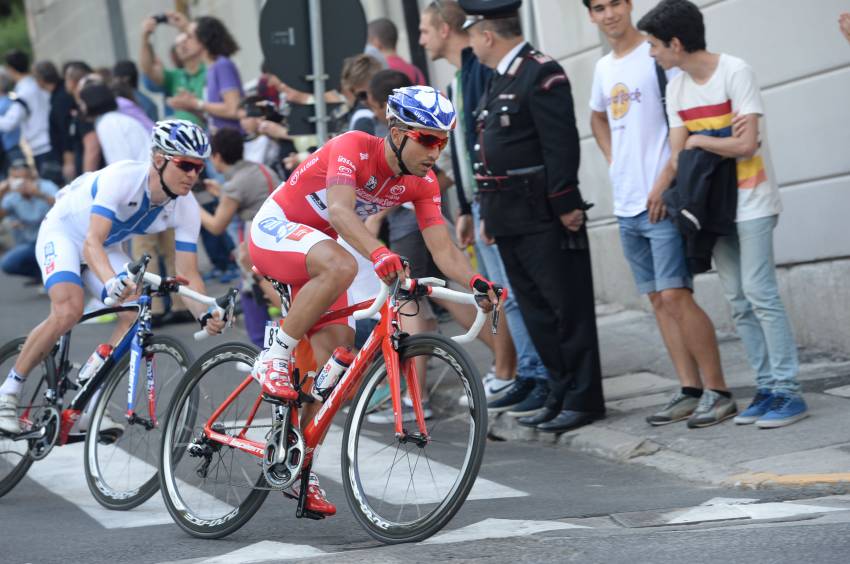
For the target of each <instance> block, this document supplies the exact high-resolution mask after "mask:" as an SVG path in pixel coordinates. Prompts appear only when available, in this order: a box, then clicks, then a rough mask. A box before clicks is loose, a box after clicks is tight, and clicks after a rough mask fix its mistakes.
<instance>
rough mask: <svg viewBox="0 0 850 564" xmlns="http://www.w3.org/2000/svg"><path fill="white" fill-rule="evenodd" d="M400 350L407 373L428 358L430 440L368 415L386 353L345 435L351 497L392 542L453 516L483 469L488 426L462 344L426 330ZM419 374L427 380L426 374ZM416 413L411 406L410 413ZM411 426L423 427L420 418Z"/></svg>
mask: <svg viewBox="0 0 850 564" xmlns="http://www.w3.org/2000/svg"><path fill="white" fill-rule="evenodd" d="M398 353H399V360H400V365H401V368H402V375H401V376H402V380H404V377H405V372H406V371H407V370H410V369H411V366H413V364H414V363H413V361H414V359H416V358H423V359H424V360H425V361H426V362H427V367H428V368H427V380H428V386H427V387H428V388H429V389H431V392H430V408H431V409H432V410H433V417H431V418H430V419H429V420H427V421H426V425H427V430H428V440H427V442H425V443H424V444H420V445H417V444H416V442H415V441H414V442H404V441H402V440H400V439H398V438H396V437H395V428H394V426H393V424H392V423H370V422H369V417H370V416H369V415H367V410H368V406H369V403H370V401H371V398H372V396H373V395H374V394H375V393H376V390H378V389H379V387H380V386H381V384H382V383H383V382H385V381H386V372H387V370H386V365H385V363H384V359H383V357H379V358H377V359H376V360H375V362H374V364H373V365H372V367H371V368H370V369H369V371H368V373H367V374H366V376H365V378H364V382H363V385H362V386H361V388H360V390H359V392H358V393H357V396H356V397H355V399H354V402H353V404H352V406H351V410H350V411H349V414H348V419H347V420H346V424H345V430H344V432H343V439H342V457H341V458H342V476H343V480H342V481H343V486H344V489H345V494H346V497H347V499H348V504H349V506H350V507H351V510H352V512H353V513H354V516H355V517H356V518H357V520H358V521H359V522H360V524H361V525H363V526H364V527H365V528H366V530H367V531H368V532H369V534H371V535H372V536H373V537H375V538H376V539H378V540H380V541H381V542H385V543H400V542H414V541H421V540H423V539H426V538H428V537H430V536H431V535H433V534H434V533H436V532H437V531H439V530H440V529H442V528H443V527H444V526H445V525H446V523H448V522H449V520H451V518H452V517H453V516H454V515H455V513H457V511H458V509H460V507H461V505H463V502H464V501H465V500H466V498H467V496H468V495H469V492H470V490H471V489H472V486H473V484H474V483H475V478H476V477H477V476H478V469H479V468H480V466H481V460H482V458H483V456H484V444H485V440H486V433H487V407H486V403H485V399H484V389H483V387H482V385H481V381H480V379H479V377H478V372H477V370H476V369H475V367H474V365H473V364H472V362H471V361H470V359H469V357H468V356H467V354H466V353H465V352H464V350H463V349H462V348H460V347H459V346H458V345H456V344H455V343H454V341H452V340H451V339H448V338H446V337H443V336H442V335H436V334H419V335H414V336H412V337H407V338H405V339H404V340H403V341H402V342H401V346H400V347H399V351H398ZM418 376H419V378H420V381H421V380H422V378H423V376H424V375H423V374H419V375H418ZM438 380H439V382H437V381H438ZM459 394H466V396H467V398H468V399H469V405H468V406H459V405H458V402H457V397H458V395H459ZM410 413H412V409H411V408H409V407H407V406H404V408H403V414H410ZM404 428H405V429H406V430H408V431H413V432H418V426H417V424H416V422H415V421H406V422H405V423H404Z"/></svg>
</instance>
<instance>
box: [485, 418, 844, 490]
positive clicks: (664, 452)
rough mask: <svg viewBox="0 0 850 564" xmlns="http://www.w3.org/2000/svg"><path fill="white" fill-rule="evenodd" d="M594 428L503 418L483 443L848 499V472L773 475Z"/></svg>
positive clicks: (720, 482) (729, 484) (744, 485)
mask: <svg viewBox="0 0 850 564" xmlns="http://www.w3.org/2000/svg"><path fill="white" fill-rule="evenodd" d="M600 423H601V422H596V423H593V424H591V425H586V426H584V427H581V428H579V429H576V430H575V431H569V432H566V433H563V434H561V435H555V434H550V433H540V432H538V431H537V430H535V429H531V428H527V427H523V426H521V425H519V424H518V423H517V422H516V420H514V418H512V417H509V416H507V415H505V414H494V415H491V416H490V418H489V428H488V437H489V438H490V439H493V440H499V441H508V440H511V441H523V442H538V443H542V444H550V445H554V446H563V447H567V448H571V449H574V450H577V451H580V452H585V453H588V454H591V455H594V456H598V457H601V458H605V459H607V460H611V461H614V462H620V463H628V464H640V465H642V466H648V467H651V468H655V469H658V470H661V471H662V472H666V473H669V474H673V475H675V476H677V477H679V478H682V479H684V480H688V481H692V482H701V483H706V482H707V483H709V484H712V485H714V486H720V487H734V488H741V489H773V488H791V487H805V488H811V489H814V490H828V491H829V492H830V493H850V472H844V473H830V474H773V473H769V472H753V471H749V470H747V469H745V468H742V467H740V466H733V465H723V464H718V463H717V462H715V461H712V460H707V459H704V458H699V457H696V456H691V455H688V454H683V453H681V452H677V451H675V450H672V449H670V448H668V447H665V446H664V445H662V444H659V443H657V442H655V441H653V440H652V439H649V438H647V437H641V436H637V435H632V434H630V433H624V432H622V431H618V430H615V429H611V428H609V427H605V426H604V425H602V424H600Z"/></svg>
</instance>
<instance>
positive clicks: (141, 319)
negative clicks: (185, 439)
mask: <svg viewBox="0 0 850 564" xmlns="http://www.w3.org/2000/svg"><path fill="white" fill-rule="evenodd" d="M150 304H151V297H150V295H147V294H143V295H141V296H139V299H138V301H137V302H134V303H129V304H125V305H122V306H116V307H111V308H106V309H101V310H98V311H94V312H91V313H88V314H86V315H83V317H82V318H81V319H80V322H83V321H86V320H88V319H92V318H95V317H100V316H102V315H106V314H109V313H122V312H125V311H133V310H136V311H137V312H138V317H137V318H136V322H135V323H133V325H131V326H130V328H129V329H128V330H127V332H126V333H125V334H124V336H123V337H122V338H121V340H120V341H119V342H118V344H117V345H116V346H115V348H114V349H113V351H112V353H110V355H109V356H108V357H106V359H105V360H104V362H103V364H102V365H101V367H100V368H99V369H98V370H97V372H95V373H94V374H93V375H92V377H91V378H89V379H88V380H86V381H85V382H83V383H82V385H81V387H80V389H79V391H78V392H77V394H76V395H75V396H74V397H73V399H71V401H70V402H69V403H68V405H67V406H66V407H65V408H64V409H62V413H61V423H60V430H59V438H58V440H57V445H59V446H61V445H64V444H67V443H68V442H69V440H68V439H69V435H70V432H71V428H72V427H73V426H74V423H76V422H77V420H78V419H79V418H80V415H81V414H82V412H83V410H84V409H85V407H86V405H87V404H88V403H89V401H90V400H91V399H92V398H93V397H94V395H95V394H96V393H97V390H99V389H100V387H101V386H102V385H103V384H104V383H105V380H106V377H107V375H108V374H109V373H110V372H111V370H112V368H113V367H114V366H115V365H116V364H117V363H118V362H119V361H120V360H121V359H122V358H123V357H124V355H126V354H127V353H128V352H129V353H130V354H131V361H130V378H129V384H128V388H129V390H128V410H127V416H128V418H131V417H135V412H134V410H133V407H134V406H133V397H134V395H135V390H136V385H137V381H138V372H139V366H140V363H141V353H142V351H143V350H144V346H145V340H146V339H147V338H148V337H149V336H150V335H151V334H152V333H151V327H150V314H149V312H150ZM70 342H71V332H70V331H69V332H68V333H66V334H65V335H63V336H62V337H60V339H59V343H58V345H57V348H58V350H55V351H54V355H56V354H58V356H59V362H58V363H57V366H58V367H59V368H58V369H57V373H56V381H55V382H49V383H48V391H47V392H46V395H47V396H48V401H49V402H51V403H54V404H59V405H61V398H62V396H63V395H64V392H65V389H64V388H65V386H67V383H68V379H67V376H68V372H69V370H70V366H71V364H70V362H69V360H68V354H69V349H70ZM150 361H151V359H150V358H148V370H147V379H148V380H147V383H148V401H149V402H151V406H152V407H153V406H155V402H156V396H155V391H154V385H153V380H154V372H153V365H152V362H150ZM151 413H152V414H153V413H155V411H151ZM27 414H28V413H27V412H25V416H26V415H27ZM153 417H155V416H153ZM153 424H156V420H155V419H154V421H153ZM83 436H84V435H83ZM79 440H82V437H81V438H80V439H79Z"/></svg>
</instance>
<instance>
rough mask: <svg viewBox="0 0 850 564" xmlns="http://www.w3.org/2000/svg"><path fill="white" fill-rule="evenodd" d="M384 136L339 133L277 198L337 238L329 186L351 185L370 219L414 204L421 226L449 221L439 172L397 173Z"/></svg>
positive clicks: (295, 218) (290, 212)
mask: <svg viewBox="0 0 850 564" xmlns="http://www.w3.org/2000/svg"><path fill="white" fill-rule="evenodd" d="M384 143H385V141H384V139H381V138H378V137H374V136H372V135H369V134H368V133H363V132H361V131H349V132H348V133H345V134H343V135H340V136H339V137H335V138H333V139H331V140H330V141H328V142H327V143H325V145H324V146H323V147H322V148H321V149H319V150H318V151H316V152H315V153H313V155H312V156H311V157H310V158H309V159H307V160H306V161H304V162H303V163H301V164H300V165H299V166H298V168H296V169H295V171H294V172H293V173H292V175H291V176H290V177H289V179H288V180H287V181H286V182H284V183H282V184H281V185H280V186H278V187H277V188H276V189H275V191H274V192H273V193H272V195H271V198H272V199H273V200H274V201H275V202H276V203H277V205H279V206H280V208H281V209H282V210H283V212H284V213H285V214H286V218H287V219H288V220H289V221H292V222H295V223H302V224H304V225H308V226H310V227H313V228H315V229H318V230H320V231H322V232H324V233H327V234H328V235H329V236H331V237H333V238H336V237H337V233H336V231H334V229H333V227H332V226H331V224H330V222H329V221H328V197H327V189H328V187H329V186H339V185H344V186H351V187H352V188H354V194H355V198H356V204H355V211H356V212H357V215H359V216H360V217H361V218H363V219H366V218H367V217H368V216H370V215H374V214H376V213H378V212H379V211H381V210H382V209H386V208H392V207H395V206H398V205H401V204H404V203H406V202H412V203H413V207H414V209H415V211H416V219H417V222H418V223H419V229H420V230H423V229H425V228H426V227H430V226H432V225H440V224H442V223H443V216H442V213H441V211H440V187H439V185H438V184H437V177H436V176H435V175H434V171H430V172H428V175H427V176H426V177H424V178H420V177H418V176H413V175H403V176H401V175H396V174H395V173H394V172H393V171H392V169H391V168H390V167H389V165H388V164H387V159H386V156H385V152H384Z"/></svg>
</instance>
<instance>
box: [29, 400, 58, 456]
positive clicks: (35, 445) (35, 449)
mask: <svg viewBox="0 0 850 564" xmlns="http://www.w3.org/2000/svg"><path fill="white" fill-rule="evenodd" d="M60 420H61V417H60V415H59V410H58V409H56V408H55V407H53V406H50V407H46V408H45V409H44V411H42V412H41V414H40V415H39V418H38V419H37V420H36V421H35V424H34V425H33V428H41V429H44V435H42V436H41V437H39V438H37V439H30V456H31V457H32V459H33V460H41V459H42V458H44V457H45V456H47V455H48V454H50V451H51V450H53V447H54V446H55V445H56V440H57V439H58V438H59V429H60V427H61V425H60Z"/></svg>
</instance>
